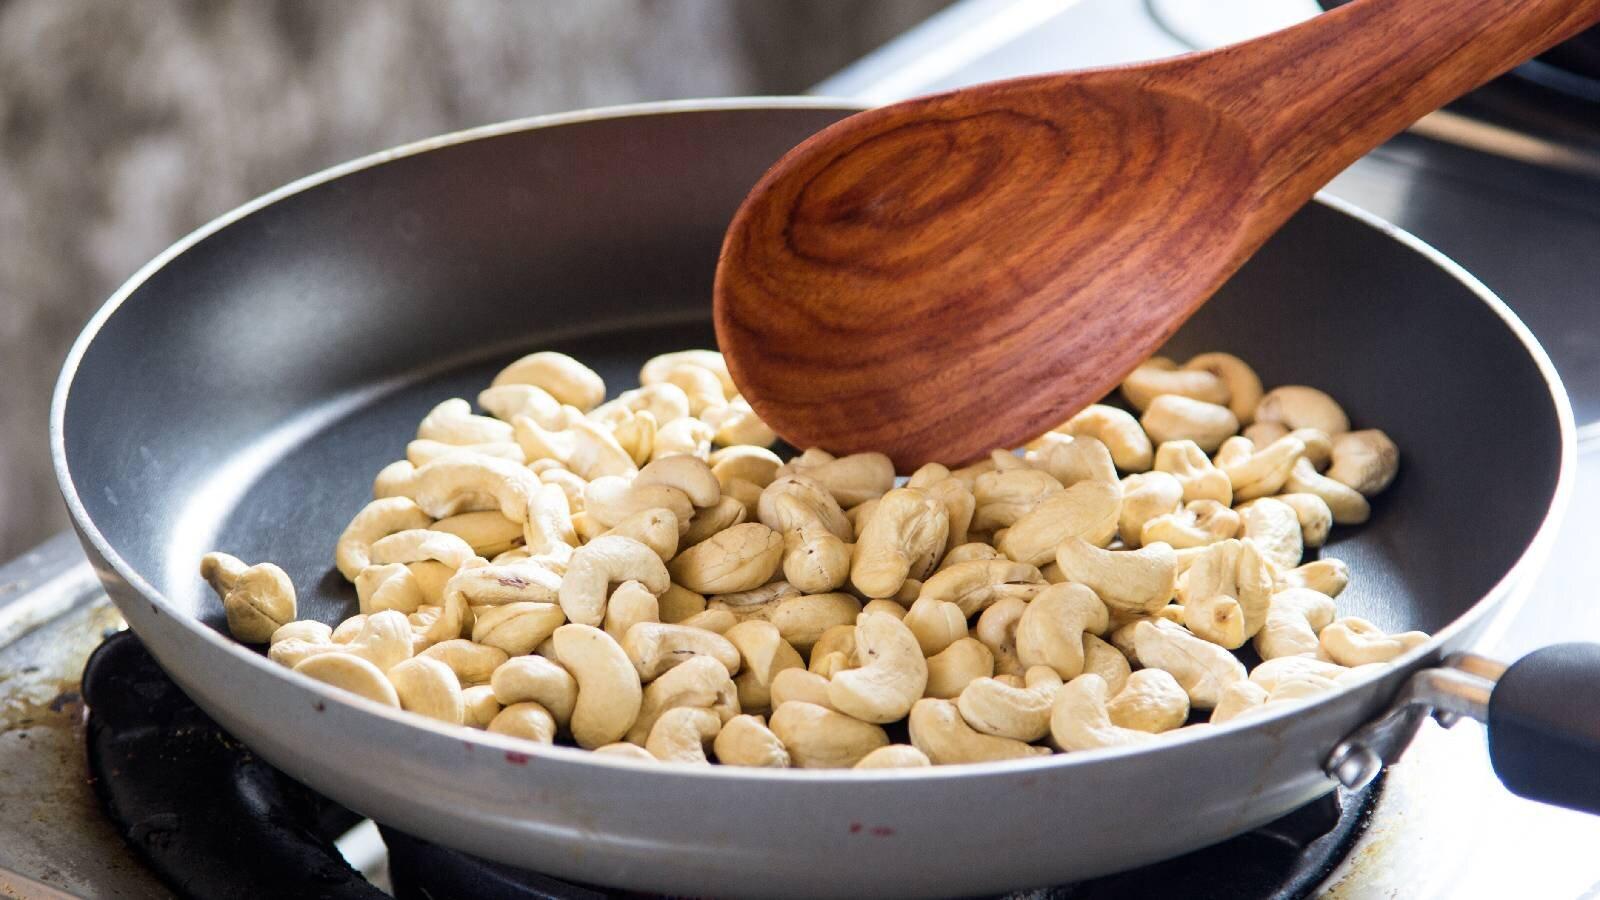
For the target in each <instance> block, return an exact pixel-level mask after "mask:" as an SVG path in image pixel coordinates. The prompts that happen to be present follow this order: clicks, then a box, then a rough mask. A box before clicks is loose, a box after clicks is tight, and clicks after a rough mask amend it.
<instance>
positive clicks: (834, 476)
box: [781, 453, 894, 508]
mask: <svg viewBox="0 0 1600 900" xmlns="http://www.w3.org/2000/svg"><path fill="white" fill-rule="evenodd" d="M804 460H805V457H801V458H799V459H796V460H795V461H794V462H791V463H789V465H788V466H786V467H785V470H786V471H781V474H785V475H787V474H790V473H792V472H799V473H801V474H803V475H805V476H806V477H808V478H810V479H812V480H813V481H815V482H816V483H817V484H819V485H821V486H822V487H823V489H824V490H826V491H827V492H828V493H829V495H831V496H832V497H833V499H834V501H835V502H837V503H838V504H839V506H841V507H844V508H849V507H851V506H855V505H857V504H860V503H865V502H866V501H868V500H872V499H874V498H877V497H882V496H883V495H884V494H887V493H888V492H889V491H890V489H892V488H893V487H894V463H892V462H890V461H889V457H887V456H885V455H883V454H882V453H853V454H851V455H849V456H841V457H838V458H836V459H830V460H826V461H822V462H817V463H813V464H809V465H808V464H805V462H804Z"/></svg>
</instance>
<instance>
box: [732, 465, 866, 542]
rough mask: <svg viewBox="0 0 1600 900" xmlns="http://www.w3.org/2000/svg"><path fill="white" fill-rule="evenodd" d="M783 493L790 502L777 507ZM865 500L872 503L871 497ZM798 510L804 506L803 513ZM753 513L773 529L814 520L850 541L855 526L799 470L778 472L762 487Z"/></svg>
mask: <svg viewBox="0 0 1600 900" xmlns="http://www.w3.org/2000/svg"><path fill="white" fill-rule="evenodd" d="M783 497H786V498H790V499H792V500H793V501H794V504H792V505H785V506H782V507H780V505H779V503H778V500H779V498H783ZM867 502H868V503H874V504H875V500H869V501H867ZM801 510H804V514H803V515H801ZM756 514H757V516H756V517H757V518H758V519H760V520H761V523H762V524H763V525H766V526H767V527H768V528H771V529H772V530H773V531H789V530H791V529H794V528H798V527H800V526H801V525H803V524H807V523H812V522H815V523H820V524H821V525H822V527H824V528H826V529H827V530H828V531H829V532H830V533H831V534H833V535H834V536H835V537H837V538H839V539H840V540H841V541H850V540H852V539H853V538H854V536H855V527H854V526H853V525H851V523H850V519H849V518H848V517H847V516H846V515H845V512H844V510H843V509H841V508H840V507H839V504H838V503H837V502H836V501H835V500H834V499H833V495H832V494H830V493H828V491H827V489H825V488H824V487H823V486H822V485H821V484H818V483H817V482H816V481H814V480H812V479H811V478H810V477H808V476H806V475H803V474H788V475H780V476H779V477H778V478H776V479H775V480H773V481H772V482H771V483H770V484H768V485H767V486H766V487H765V488H764V489H762V491H761V497H760V500H759V501H758V502H757V504H756Z"/></svg>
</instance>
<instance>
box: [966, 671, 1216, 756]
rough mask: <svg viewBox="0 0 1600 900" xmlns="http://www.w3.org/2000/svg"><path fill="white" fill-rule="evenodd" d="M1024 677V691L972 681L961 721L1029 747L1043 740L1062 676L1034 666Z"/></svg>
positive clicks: (989, 680)
mask: <svg viewBox="0 0 1600 900" xmlns="http://www.w3.org/2000/svg"><path fill="white" fill-rule="evenodd" d="M1025 678H1026V683H1027V687H1025V688H1016V687H1010V686H1008V685H1006V684H1003V683H1002V682H999V681H996V680H995V679H993V678H978V679H974V680H973V681H971V682H969V683H968V684H967V686H966V688H964V689H963V690H962V691H961V696H960V697H959V698H958V699H957V700H956V707H957V709H959V710H960V711H961V718H963V719H965V720H966V722H967V724H968V725H970V726H972V728H973V729H974V730H976V731H980V732H982V733H984V734H992V735H995V736H996V737H1004V738H1011V739H1012V740H1017V741H1022V742H1024V743H1029V744H1031V743H1033V742H1034V741H1037V740H1039V739H1041V738H1043V737H1044V736H1045V735H1047V734H1049V733H1050V709H1051V706H1052V705H1053V704H1054V703H1055V699H1056V691H1058V690H1060V689H1061V684H1062V682H1061V676H1060V675H1057V674H1056V672H1055V670H1054V669H1052V668H1050V667H1049V666H1034V667H1033V668H1031V669H1029V670H1028V671H1027V674H1026V676H1025ZM1185 703H1187V699H1186V700H1185Z"/></svg>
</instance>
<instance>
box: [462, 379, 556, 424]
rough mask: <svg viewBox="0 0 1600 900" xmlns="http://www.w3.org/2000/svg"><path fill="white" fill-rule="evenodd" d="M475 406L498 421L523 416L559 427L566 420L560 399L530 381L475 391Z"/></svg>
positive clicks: (507, 420) (506, 420) (508, 420)
mask: <svg viewBox="0 0 1600 900" xmlns="http://www.w3.org/2000/svg"><path fill="white" fill-rule="evenodd" d="M478 405H479V406H481V407H483V408H484V409H485V410H487V411H488V413H489V415H491V416H494V417H495V418H497V419H499V420H500V421H502V422H510V421H512V420H513V419H515V418H516V417H518V416H527V417H528V418H530V419H532V420H534V421H535V422H538V423H539V424H540V425H543V426H544V427H546V428H559V427H560V426H561V425H562V424H563V423H565V422H566V416H564V415H563V414H562V412H561V401H559V400H557V399H556V398H554V397H552V396H550V392H549V391H547V390H545V389H544V388H541V387H535V386H533V385H531V384H502V385H500V386H499V387H491V388H484V389H483V390H481V391H479V392H478Z"/></svg>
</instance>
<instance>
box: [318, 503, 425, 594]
mask: <svg viewBox="0 0 1600 900" xmlns="http://www.w3.org/2000/svg"><path fill="white" fill-rule="evenodd" d="M432 523H433V519H432V518H431V517H430V516H429V515H428V514H427V513H425V512H423V511H422V509H421V508H420V507H418V506H417V503H416V501H415V500H412V499H411V498H410V497H385V498H383V499H381V500H374V501H372V502H371V503H368V504H367V505H366V506H365V507H362V509H361V511H360V512H358V513H356V515H355V518H353V519H351V520H350V524H349V525H346V526H345V529H344V533H343V534H341V535H339V542H338V543H337V544H336V545H335V546H334V550H333V560H334V565H336V566H338V568H339V574H341V575H343V576H344V577H345V578H346V579H347V580H349V581H355V579H356V576H357V575H360V574H361V571H362V570H363V569H365V568H366V567H368V566H370V565H372V545H373V543H374V542H376V541H378V540H380V539H381V538H385V537H388V536H389V535H391V534H395V533H397V532H401V531H412V530H415V529H418V528H427V527H428V526H429V525H430V524H432Z"/></svg>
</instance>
